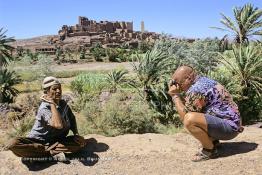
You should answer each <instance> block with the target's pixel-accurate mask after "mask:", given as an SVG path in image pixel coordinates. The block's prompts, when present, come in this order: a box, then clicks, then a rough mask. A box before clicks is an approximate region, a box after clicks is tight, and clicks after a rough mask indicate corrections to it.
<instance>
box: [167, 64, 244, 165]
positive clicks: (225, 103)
mask: <svg viewBox="0 0 262 175" xmlns="http://www.w3.org/2000/svg"><path fill="white" fill-rule="evenodd" d="M180 92H185V93H186V97H185V98H183V97H182V96H180ZM168 93H169V95H170V96H171V97H172V99H173V102H174V103H175V106H176V109H177V111H178V114H179V117H180V119H181V121H182V122H183V124H184V126H185V128H186V129H187V130H188V131H189V132H190V134H191V135H192V136H194V137H195V138H196V139H197V140H198V141H200V143H201V144H202V147H203V149H202V151H200V152H199V153H197V154H196V155H195V156H194V157H193V159H192V161H195V162H197V161H202V160H207V159H210V158H215V157H217V156H218V150H217V146H218V144H219V140H231V139H233V138H235V137H236V136H237V135H238V134H239V133H240V132H242V131H243V127H242V125H241V118H240V113H239V111H238V106H237V105H236V103H235V102H234V101H233V98H232V96H231V95H230V94H229V92H228V91H227V90H226V89H225V88H224V87H223V86H222V85H221V84H219V83H218V82H216V81H214V80H212V79H209V78H207V77H203V76H199V75H197V73H196V72H195V71H194V70H193V68H191V67H189V66H181V67H179V68H178V69H177V70H176V71H175V73H174V74H173V76H172V81H171V82H170V87H169V92H168Z"/></svg>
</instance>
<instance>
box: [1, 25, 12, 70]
mask: <svg viewBox="0 0 262 175" xmlns="http://www.w3.org/2000/svg"><path fill="white" fill-rule="evenodd" d="M5 33H6V31H3V28H0V69H2V67H3V66H6V65H7V64H8V63H9V61H10V60H13V57H12V55H11V51H12V50H13V49H14V48H13V47H12V46H10V45H8V44H9V43H10V42H14V41H15V40H14V38H13V37H7V36H6V35H5Z"/></svg>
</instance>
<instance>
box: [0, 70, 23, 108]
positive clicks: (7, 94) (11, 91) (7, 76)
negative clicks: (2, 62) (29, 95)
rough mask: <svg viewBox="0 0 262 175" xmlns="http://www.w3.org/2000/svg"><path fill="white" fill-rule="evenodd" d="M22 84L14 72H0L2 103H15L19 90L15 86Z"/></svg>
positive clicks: (0, 99) (0, 96)
mask: <svg viewBox="0 0 262 175" xmlns="http://www.w3.org/2000/svg"><path fill="white" fill-rule="evenodd" d="M20 82H21V79H20V78H19V77H18V76H17V75H16V74H15V72H13V71H11V72H10V71H8V70H7V69H1V70H0V85H1V86H0V103H6V102H7V103H10V102H13V100H14V97H15V96H17V94H18V90H17V89H15V88H14V87H13V86H14V85H15V84H18V83H20Z"/></svg>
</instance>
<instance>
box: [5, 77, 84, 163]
mask: <svg viewBox="0 0 262 175" xmlns="http://www.w3.org/2000/svg"><path fill="white" fill-rule="evenodd" d="M42 86H43V89H44V95H43V96H42V97H41V100H42V102H41V105H40V107H39V109H38V112H37V115H36V120H35V123H34V126H33V128H32V130H31V132H30V133H29V135H28V137H17V138H15V139H13V140H12V141H11V142H10V143H9V145H7V147H6V148H7V149H9V150H11V151H12V152H13V153H14V154H15V155H17V156H19V157H26V158H43V157H51V156H52V157H53V158H54V159H56V160H59V161H63V160H65V159H66V158H65V154H64V153H74V152H78V151H80V150H81V149H82V148H83V147H84V146H85V140H84V138H83V137H81V136H80V135H79V134H78V130H77V125H76V120H75V116H74V114H73V113H72V111H71V109H70V107H69V106H68V105H67V103H66V102H65V101H64V100H61V97H62V89H61V84H60V82H59V81H58V79H57V78H55V77H46V78H45V79H44V81H43V84H42ZM69 130H72V132H73V134H74V135H72V136H67V135H68V133H69Z"/></svg>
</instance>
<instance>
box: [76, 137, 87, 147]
mask: <svg viewBox="0 0 262 175" xmlns="http://www.w3.org/2000/svg"><path fill="white" fill-rule="evenodd" d="M74 141H75V142H76V143H78V144H79V145H80V146H81V147H84V146H85V144H86V141H85V138H84V137H82V136H80V135H75V136H74Z"/></svg>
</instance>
